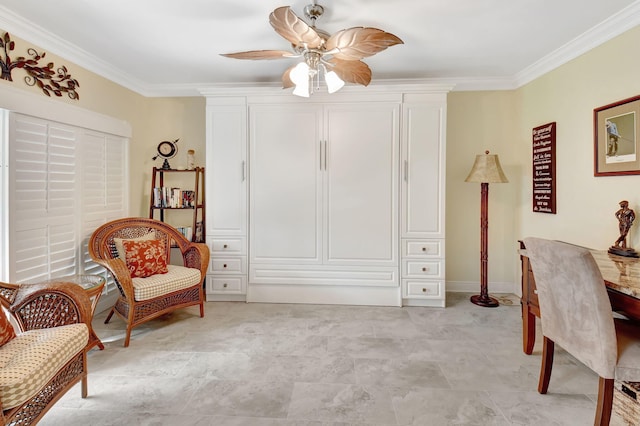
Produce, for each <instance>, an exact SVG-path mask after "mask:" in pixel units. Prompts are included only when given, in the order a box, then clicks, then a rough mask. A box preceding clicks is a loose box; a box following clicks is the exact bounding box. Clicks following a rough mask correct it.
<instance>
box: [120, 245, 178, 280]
mask: <svg viewBox="0 0 640 426" xmlns="http://www.w3.org/2000/svg"><path fill="white" fill-rule="evenodd" d="M122 245H123V247H124V251H125V255H126V263H127V268H128V269H129V273H131V277H132V278H145V277H150V276H151V275H156V274H166V273H167V272H168V271H169V270H168V269H167V257H166V256H167V254H166V251H165V246H164V241H161V240H146V241H145V240H137V241H134V240H123V241H122Z"/></svg>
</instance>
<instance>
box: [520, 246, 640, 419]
mask: <svg viewBox="0 0 640 426" xmlns="http://www.w3.org/2000/svg"><path fill="white" fill-rule="evenodd" d="M524 243H525V246H526V247H527V256H528V257H529V259H530V261H531V268H532V270H533V275H534V276H535V279H536V286H537V289H538V297H539V301H540V321H541V323H542V334H543V336H544V341H543V348H542V366H541V368H540V379H539V383H538V392H540V393H542V394H544V393H547V388H548V387H549V379H550V378H551V368H552V365H553V350H554V344H555V343H557V344H559V345H560V346H561V347H562V348H564V349H565V350H566V351H567V352H569V353H570V354H571V355H573V356H574V357H575V358H577V359H578V360H579V361H580V362H582V363H584V364H585V365H586V366H588V367H589V368H591V369H592V370H593V371H594V372H595V373H596V374H598V375H599V376H600V380H599V383H598V402H597V407H596V416H595V422H594V424H595V425H603V426H604V425H608V424H609V419H610V418H611V409H612V405H613V384H614V383H613V382H614V379H617V380H622V381H631V382H637V381H640V326H638V325H637V324H634V323H632V322H630V321H627V320H618V319H615V320H614V318H613V312H612V310H611V303H610V302H609V297H608V296H607V289H606V287H605V284H604V279H603V278H602V274H601V273H600V270H599V269H598V265H597V264H596V262H595V260H594V259H593V256H592V255H591V253H590V252H589V250H587V249H584V248H581V247H578V246H574V245H571V244H566V243H562V242H558V241H549V240H544V239H540V238H526V239H525V240H524Z"/></svg>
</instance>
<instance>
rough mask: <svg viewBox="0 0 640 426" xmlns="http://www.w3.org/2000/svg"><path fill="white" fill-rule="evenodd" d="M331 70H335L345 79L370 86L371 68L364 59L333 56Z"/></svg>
mask: <svg viewBox="0 0 640 426" xmlns="http://www.w3.org/2000/svg"><path fill="white" fill-rule="evenodd" d="M327 62H329V63H330V64H331V65H332V66H331V71H335V73H336V74H338V77H340V78H341V79H342V80H343V81H346V82H349V83H356V84H362V85H363V86H368V85H369V83H370V82H371V68H369V66H368V65H367V64H365V63H364V62H362V61H357V60H356V61H353V60H340V59H337V58H331V60H330V61H327Z"/></svg>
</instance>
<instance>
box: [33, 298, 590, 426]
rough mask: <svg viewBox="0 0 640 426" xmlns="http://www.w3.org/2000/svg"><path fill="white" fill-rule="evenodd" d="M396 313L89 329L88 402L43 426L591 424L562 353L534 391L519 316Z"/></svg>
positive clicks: (283, 315) (534, 371)
mask: <svg viewBox="0 0 640 426" xmlns="http://www.w3.org/2000/svg"><path fill="white" fill-rule="evenodd" d="M447 296H448V299H447V304H448V307H447V308H445V309H441V308H416V307H412V308H392V307H366V306H325V305H287V304H245V303H221V302H216V303H214V302H211V303H207V304H206V306H205V318H199V317H198V312H197V308H188V309H184V310H181V311H178V312H176V313H174V314H171V315H167V316H165V317H162V318H160V319H158V320H155V321H153V322H150V323H148V324H147V325H144V326H142V327H140V328H138V329H136V330H134V335H133V336H132V338H131V344H130V346H129V348H126V349H125V348H123V347H122V343H123V337H124V332H123V322H122V321H121V320H119V319H118V318H113V319H112V320H111V323H110V324H108V325H104V324H103V323H102V322H103V320H104V318H105V315H106V312H103V313H101V314H98V315H97V316H96V319H95V322H94V324H95V328H96V332H97V333H98V335H99V336H100V337H101V338H102V339H103V340H104V342H105V345H106V349H105V350H104V351H100V350H98V349H97V348H95V349H93V350H92V351H91V352H90V353H89V356H88V363H89V397H88V398H86V399H82V398H80V388H79V385H77V386H76V387H75V388H74V389H71V390H70V391H69V392H68V393H67V394H66V395H65V396H64V397H63V398H62V399H61V400H60V401H59V402H58V403H57V404H56V406H55V407H54V408H53V409H52V410H51V411H50V412H49V413H48V414H47V415H46V416H45V417H44V418H43V420H42V421H41V423H40V424H41V425H45V426H48V425H65V426H74V425H78V426H80V425H82V426H85V425H92V426H95V425H180V426H195V425H199V426H200V425H220V426H239V425H249V426H254V425H255V426H328V425H335V426H337V425H342V426H344V425H359V426H364V425H381V426H382V425H384V426H387V425H388V426H392V425H393V426H396V425H419V426H428V425H435V426H440V425H544V426H550V425H571V426H574V425H591V424H593V416H594V410H595V402H594V401H595V394H596V392H597V377H596V376H595V374H594V373H592V372H591V371H590V370H589V369H587V368H586V367H584V366H583V365H582V364H580V363H579V362H577V361H576V360H575V359H573V358H572V357H571V356H569V355H568V354H567V353H565V352H562V351H561V350H558V352H557V353H556V359H555V364H554V371H553V375H552V378H551V384H550V389H549V394H547V395H539V394H538V393H537V391H536V388H537V382H538V371H539V365H540V350H541V342H540V340H541V339H540V338H539V339H538V341H537V342H536V347H535V350H534V353H533V355H530V356H527V355H525V354H523V352H522V340H521V320H520V306H519V303H518V302H517V299H516V298H515V296H512V297H508V296H507V297H505V300H512V301H514V302H515V303H513V304H512V305H511V306H509V305H501V306H500V307H498V308H495V309H491V308H481V307H478V306H475V305H473V304H471V303H470V302H469V301H468V297H469V295H468V294H463V293H450V294H448V295H447Z"/></svg>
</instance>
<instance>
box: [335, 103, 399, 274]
mask: <svg viewBox="0 0 640 426" xmlns="http://www.w3.org/2000/svg"><path fill="white" fill-rule="evenodd" d="M325 111H326V124H325V125H326V131H325V134H326V138H325V139H326V142H325V143H326V157H327V160H326V167H325V169H326V170H325V173H324V174H323V175H324V179H325V181H326V183H325V197H324V198H325V200H326V201H325V205H326V206H325V208H326V216H325V217H326V221H325V228H326V233H325V238H326V244H325V246H326V247H327V250H326V254H325V256H326V263H329V264H369V263H375V264H376V265H390V266H393V265H397V251H398V250H397V229H398V221H397V214H396V211H397V207H396V206H397V201H398V190H397V186H398V180H397V179H398V178H397V175H398V169H397V163H398V151H399V127H398V119H399V118H398V117H399V105H398V104H390V103H373V104H363V105H357V104H348V105H330V106H327V107H326V110H325Z"/></svg>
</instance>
